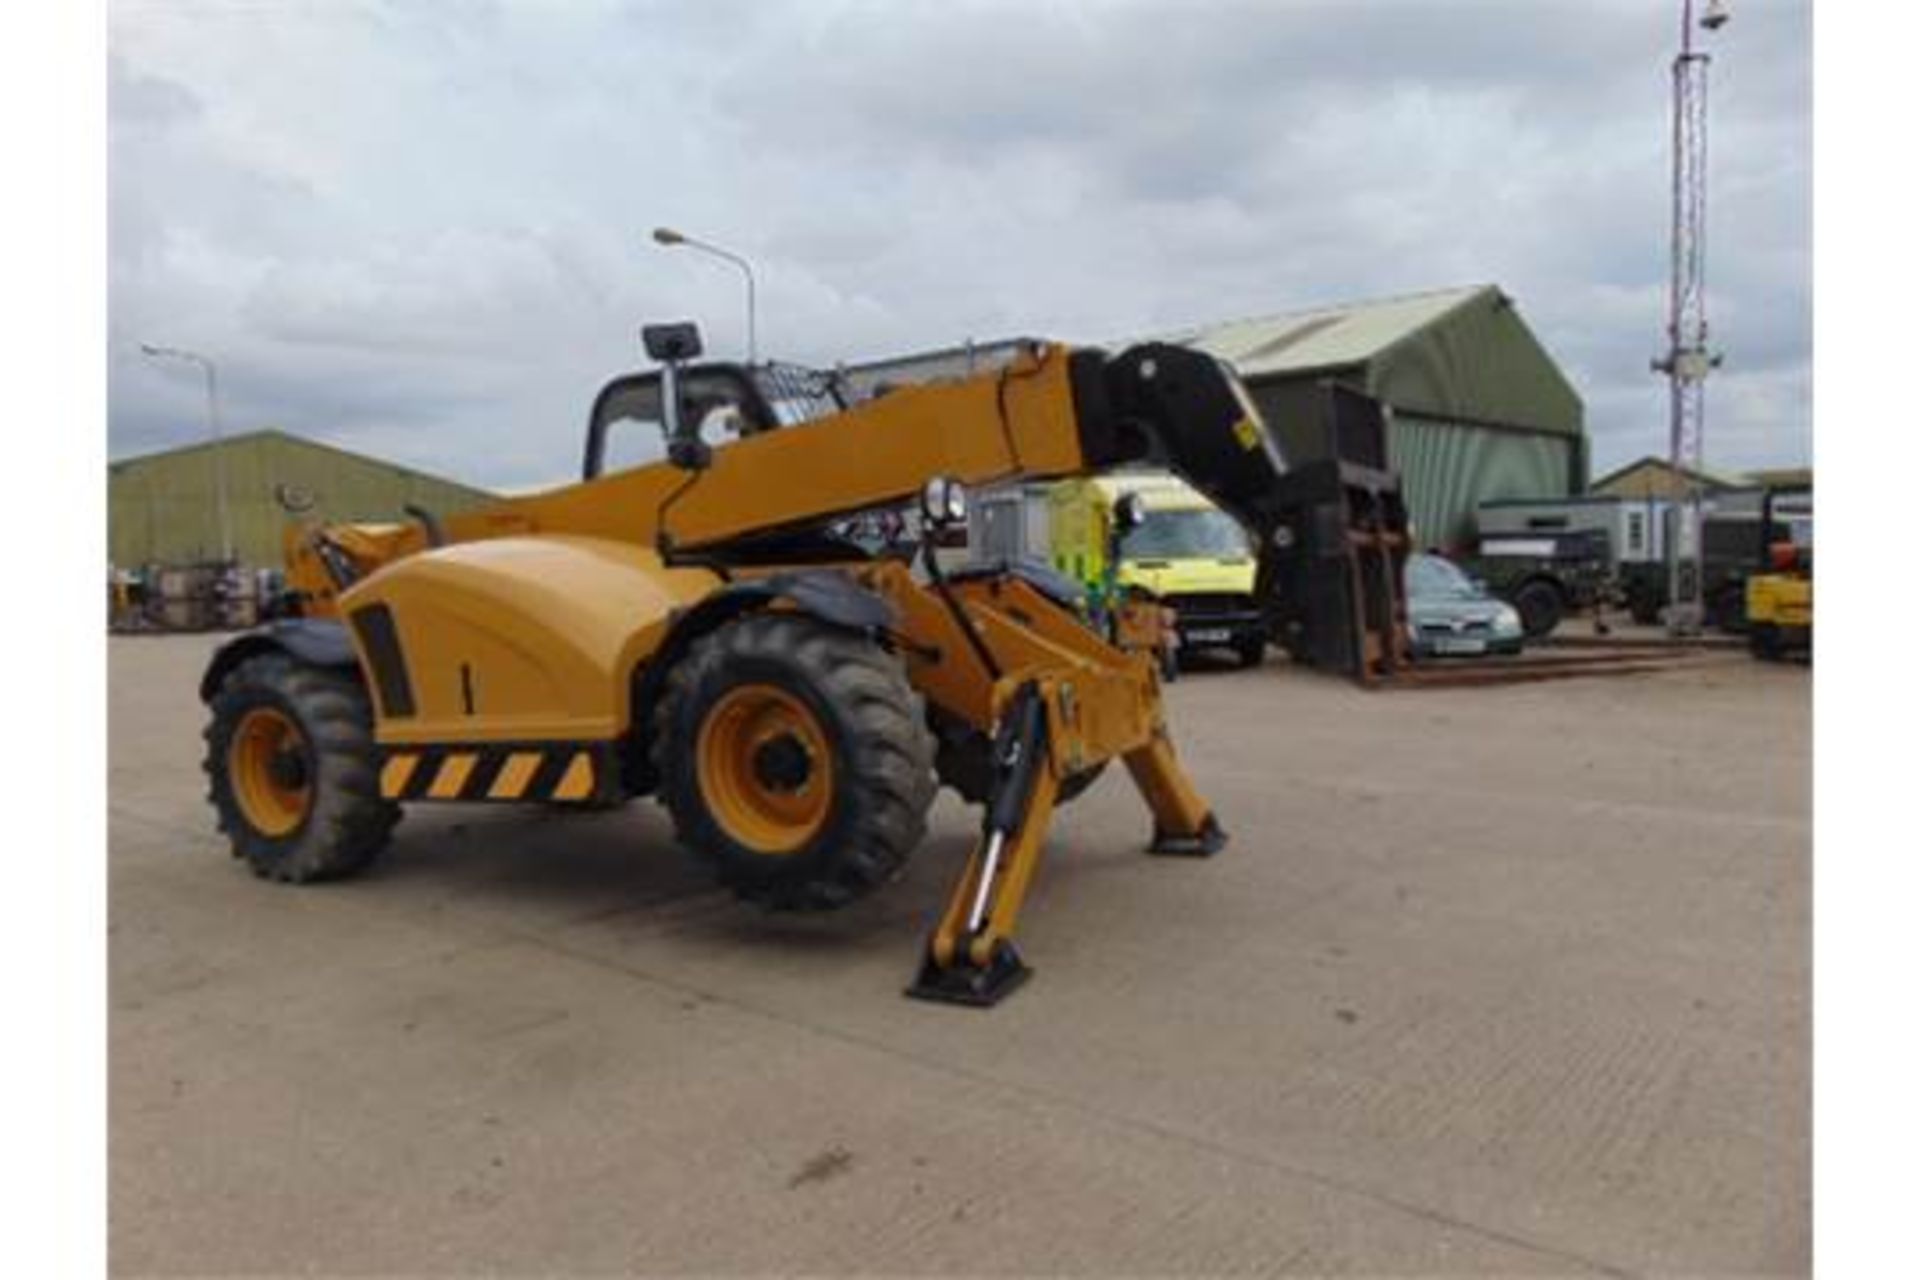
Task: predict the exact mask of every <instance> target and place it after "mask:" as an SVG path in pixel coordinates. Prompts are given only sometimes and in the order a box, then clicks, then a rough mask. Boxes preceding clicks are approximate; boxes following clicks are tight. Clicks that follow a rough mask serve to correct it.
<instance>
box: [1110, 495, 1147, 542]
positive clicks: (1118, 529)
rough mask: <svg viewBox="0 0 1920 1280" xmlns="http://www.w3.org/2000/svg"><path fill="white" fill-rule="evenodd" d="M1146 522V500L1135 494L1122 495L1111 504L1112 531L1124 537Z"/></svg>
mask: <svg viewBox="0 0 1920 1280" xmlns="http://www.w3.org/2000/svg"><path fill="white" fill-rule="evenodd" d="M1146 521H1147V500H1146V499H1145V498H1142V497H1141V496H1140V495H1139V494H1137V493H1123V494H1121V495H1120V498H1119V500H1118V501H1117V502H1115V503H1114V504H1113V531H1114V533H1115V534H1117V535H1118V536H1120V537H1123V538H1124V537H1126V536H1127V535H1128V534H1130V533H1132V532H1133V531H1134V530H1135V529H1138V528H1139V527H1140V526H1141V525H1143V524H1145V523H1146Z"/></svg>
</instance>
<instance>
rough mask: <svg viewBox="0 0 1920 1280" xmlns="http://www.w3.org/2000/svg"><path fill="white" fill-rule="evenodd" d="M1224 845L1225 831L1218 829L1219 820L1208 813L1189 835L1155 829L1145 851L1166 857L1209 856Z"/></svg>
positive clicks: (1225, 842)
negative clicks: (1151, 840) (1198, 826)
mask: <svg viewBox="0 0 1920 1280" xmlns="http://www.w3.org/2000/svg"><path fill="white" fill-rule="evenodd" d="M1226 847H1227V833H1226V832H1225V831H1222V830H1221V829H1220V823H1219V821H1218V820H1217V819H1216V818H1215V817H1214V816H1213V815H1212V814H1208V815H1207V817H1206V820H1205V821H1204V822H1202V823H1201V824H1200V829H1199V830H1198V831H1196V832H1194V833H1193V834H1192V835H1190V836H1176V835H1172V834H1169V833H1168V832H1165V831H1161V830H1158V829H1155V831H1154V833H1153V843H1152V844H1150V845H1148V846H1147V852H1148V853H1157V854H1159V855H1160V856H1162V857H1167V858H1211V857H1212V856H1213V855H1214V854H1216V853H1218V852H1220V851H1221V850H1222V849H1224V848H1226Z"/></svg>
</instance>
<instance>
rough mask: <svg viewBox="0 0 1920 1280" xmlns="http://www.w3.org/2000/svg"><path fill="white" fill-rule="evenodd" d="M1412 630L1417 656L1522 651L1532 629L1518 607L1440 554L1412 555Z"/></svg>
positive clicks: (1409, 624)
mask: <svg viewBox="0 0 1920 1280" xmlns="http://www.w3.org/2000/svg"><path fill="white" fill-rule="evenodd" d="M1407 632H1408V637H1409V638H1410V639H1411V640H1412V641H1413V655H1414V657H1416V658H1432V657H1441V656H1448V657H1451V656H1454V655H1457V654H1458V655H1474V656H1478V655H1480V654H1487V653H1518V652H1520V649H1521V646H1522V645H1523V644H1525V643H1526V630H1525V628H1523V627H1522V626H1521V625H1520V615H1519V614H1518V613H1516V612H1514V608H1513V606H1512V605H1510V604H1507V603H1506V602H1505V601H1503V600H1496V599H1494V598H1493V596H1491V595H1489V594H1488V593H1487V590H1486V588H1485V587H1484V586H1482V585H1480V584H1479V583H1477V582H1475V581H1474V580H1473V579H1472V578H1469V577H1468V576H1467V575H1466V574H1464V573H1462V572H1461V571H1460V567H1459V566H1458V565H1456V564H1454V563H1453V562H1452V561H1450V560H1443V559H1441V558H1440V557H1439V556H1434V555H1425V554H1418V553H1416V554H1414V555H1411V556H1408V557H1407Z"/></svg>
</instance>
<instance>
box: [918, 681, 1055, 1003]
mask: <svg viewBox="0 0 1920 1280" xmlns="http://www.w3.org/2000/svg"><path fill="white" fill-rule="evenodd" d="M1059 793H1060V781H1059V779H1058V778H1056V777H1055V776H1054V770H1053V762H1052V759H1051V752H1050V751H1049V749H1048V734H1047V700H1046V698H1045V696H1044V695H1043V694H1042V692H1041V689H1040V686H1039V684H1038V683H1036V682H1033V681H1029V682H1028V683H1026V684H1025V685H1022V686H1021V688H1020V691H1019V692H1018V693H1016V694H1015V695H1014V698H1013V702H1012V704H1011V705H1010V706H1009V707H1008V709H1007V713H1006V715H1004V716H1003V717H1002V718H1001V721H1000V728H999V731H998V732H997V733H996V734H995V735H994V741H993V791H992V793H991V794H990V796H989V797H988V800H987V806H986V817H985V819H984V821H983V822H982V823H981V830H980V842H979V844H977V845H976V846H974V851H973V856H972V857H971V858H969V859H968V861H967V869H966V871H965V872H964V873H963V874H962V875H961V877H960V883H959V884H958V885H956V886H955V887H954V892H953V897H952V898H951V899H950V900H949V901H948V903H947V909H946V912H945V913H944V914H943V915H942V916H941V917H940V924H939V926H938V927H937V928H936V929H935V930H934V933H933V937H932V939H931V940H930V941H929V942H928V944H927V955H926V959H925V961H924V962H923V963H922V964H921V966H920V975H919V977H918V978H916V979H915V980H914V983H913V985H912V986H910V987H908V988H907V994H908V995H910V996H914V997H916V998H918V999H921V1000H940V1001H945V1002H946V1003H949V1004H965V1005H974V1006H979V1007H986V1006H990V1005H995V1004H998V1003H999V1002H1000V1001H1001V1000H1002V999H1004V998H1005V997H1006V996H1007V994H1008V993H1009V992H1011V991H1013V990H1014V989H1015V988H1016V987H1018V986H1019V985H1020V984H1021V983H1023V982H1025V981H1026V980H1027V978H1028V977H1030V976H1031V975H1032V973H1033V971H1032V970H1031V969H1029V968H1028V967H1027V966H1026V964H1025V963H1024V962H1023V961H1022V960H1021V959H1020V953H1019V952H1018V951H1017V950H1015V949H1014V945H1013V926H1014V922H1015V921H1016V920H1017V919H1018V918H1019V915H1020V906H1021V903H1023V902H1024V901H1025V900H1026V896H1027V889H1028V888H1029V886H1031V885H1032V883H1033V873H1034V871H1035V870H1036V869H1037V868H1038V867H1039V865H1040V855H1041V853H1042V851H1043V850H1044V849H1045V847H1046V841H1047V827H1048V824H1049V823H1050V822H1051V821H1052V818H1053V805H1054V800H1055V798H1056V797H1057V796H1058V795H1059Z"/></svg>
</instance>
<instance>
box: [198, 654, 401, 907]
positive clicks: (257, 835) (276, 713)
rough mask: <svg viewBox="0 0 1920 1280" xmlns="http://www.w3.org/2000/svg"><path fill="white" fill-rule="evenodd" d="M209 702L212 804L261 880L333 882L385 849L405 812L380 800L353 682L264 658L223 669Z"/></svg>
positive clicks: (360, 697)
mask: <svg viewBox="0 0 1920 1280" xmlns="http://www.w3.org/2000/svg"><path fill="white" fill-rule="evenodd" d="M209 707H210V710H211V711H212V719H211V721H210V722H209V724H208V725H207V729H206V734H205V739H206V744H207V751H206V759H205V763H204V767H205V769H206V773H207V779H208V783H209V786H208V792H207V799H208V800H209V801H210V802H211V803H212V804H213V807H214V812H215V813H216V814H217V815H218V820H219V825H220V830H221V831H222V832H223V833H224V834H225V835H226V837H227V839H228V840H229V841H230V842H231V845H232V848H233V855H234V856H235V857H236V858H244V859H245V860H246V861H247V864H248V865H249V866H250V867H252V868H253V873H254V874H255V875H257V876H260V877H262V878H264V879H268V880H279V881H283V882H285V883H288V884H305V883H307V882H309V881H315V880H332V879H338V878H340V877H342V876H349V875H352V874H354V873H355V872H357V871H360V870H362V869H363V868H365V867H366V866H367V864H368V863H370V862H372V861H373V859H374V858H375V857H376V856H377V855H378V854H379V852H380V850H381V849H383V848H384V847H385V846H386V843H387V840H388V838H389V837H390V836H391V835H392V833H393V828H394V824H395V823H397V822H399V821H400V806H399V805H397V804H395V803H393V802H392V801H390V800H383V799H382V798H381V797H380V770H379V752H378V749H377V748H376V747H375V745H374V740H373V711H372V708H371V707H370V706H369V705H368V702H367V695H366V691H365V690H364V689H363V688H362V687H361V686H360V684H359V682H358V681H356V680H354V679H353V678H352V677H350V676H346V675H342V674H340V673H338V672H335V671H332V670H328V669H325V668H320V667H311V666H307V665H305V664H302V663H299V662H297V661H295V660H294V659H293V658H291V657H289V656H288V655H286V654H284V653H264V654H260V655H258V656H256V657H252V658H249V659H247V660H246V661H245V662H242V663H240V664H239V665H238V666H236V667H235V668H234V669H233V670H232V671H231V672H230V673H228V675H227V677H226V679H225V680H223V681H222V682H221V684H220V688H219V690H218V691H217V692H216V693H215V694H214V696H213V699H212V701H211V703H210V704H209Z"/></svg>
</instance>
